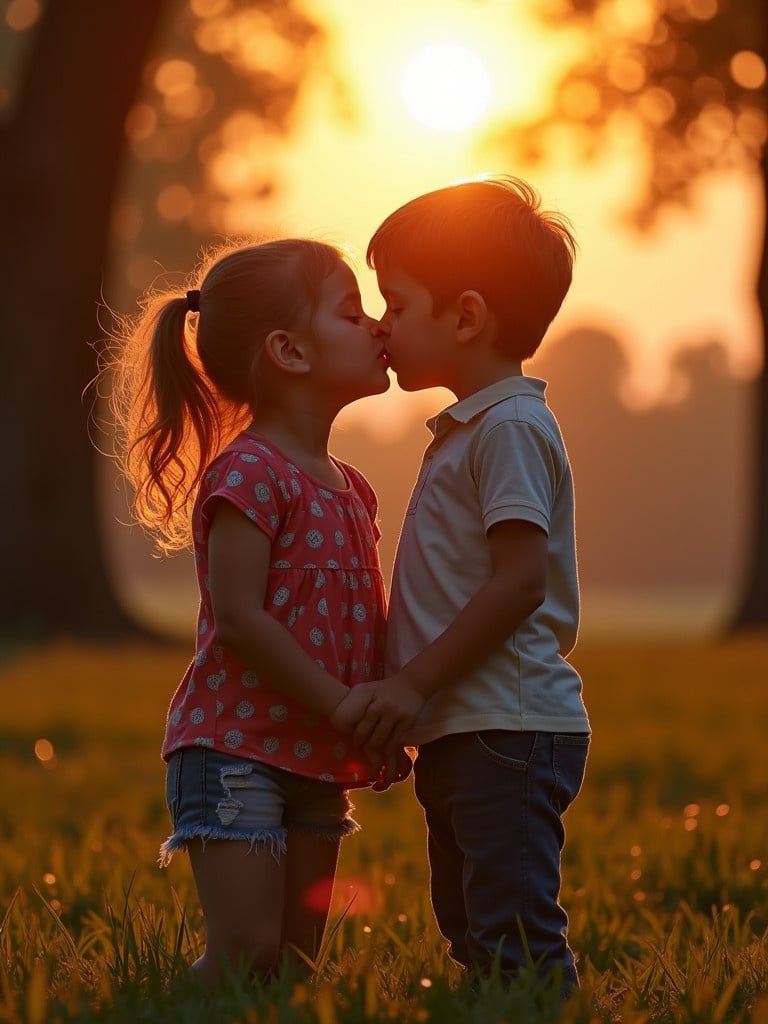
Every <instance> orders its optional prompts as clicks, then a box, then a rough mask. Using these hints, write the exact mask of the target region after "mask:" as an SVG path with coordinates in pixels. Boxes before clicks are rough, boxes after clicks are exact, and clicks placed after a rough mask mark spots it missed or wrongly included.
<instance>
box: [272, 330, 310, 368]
mask: <svg viewBox="0 0 768 1024" xmlns="http://www.w3.org/2000/svg"><path fill="white" fill-rule="evenodd" d="M262 351H263V352H264V355H265V356H266V357H267V359H269V360H270V362H271V363H272V365H273V366H275V367H276V368H277V369H278V370H282V371H283V372H284V373H298V374H301V373H308V372H309V369H310V366H309V360H308V358H307V352H306V348H305V345H304V343H303V342H302V340H301V338H299V337H298V336H297V335H296V334H293V333H292V332H291V331H271V332H270V333H269V334H268V335H267V337H266V338H265V339H264V345H263V346H262Z"/></svg>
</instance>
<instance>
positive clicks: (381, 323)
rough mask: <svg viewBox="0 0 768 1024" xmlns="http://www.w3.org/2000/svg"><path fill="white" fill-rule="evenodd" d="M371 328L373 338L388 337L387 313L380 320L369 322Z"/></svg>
mask: <svg viewBox="0 0 768 1024" xmlns="http://www.w3.org/2000/svg"><path fill="white" fill-rule="evenodd" d="M371 330H372V331H373V336H374V338H388V337H389V327H388V325H387V314H386V313H385V314H384V316H383V317H382V318H381V320H374V321H373V323H372V324H371Z"/></svg>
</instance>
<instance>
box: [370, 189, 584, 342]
mask: <svg viewBox="0 0 768 1024" xmlns="http://www.w3.org/2000/svg"><path fill="white" fill-rule="evenodd" d="M540 204H541V200H540V197H539V195H538V193H537V192H536V190H535V189H534V188H532V187H531V186H530V185H529V184H527V182H525V181H521V180H520V179H519V178H514V177H512V176H509V175H500V176H497V177H492V178H484V179H479V180H477V181H465V182H461V183H459V184H456V185H449V186H448V187H447V188H441V189H438V190H437V191H435V192H428V193H426V194H425V195H422V196H418V197H417V198H416V199H412V200H411V201H410V202H408V203H406V204H405V205H404V206H401V207H400V208H399V209H397V210H395V212H394V213H391V214H390V215H389V217H387V218H386V220H384V221H383V222H382V224H380V225H379V227H378V228H377V229H376V231H375V232H374V234H373V237H372V238H371V240H370V242H369V243H368V250H367V253H366V262H367V264H368V266H369V267H371V268H372V269H376V270H384V269H387V268H398V269H400V270H403V271H405V273H407V274H409V275H410V276H411V277H413V278H414V280H416V281H418V282H419V284H421V285H423V286H424V287H425V288H426V289H427V291H429V293H430V294H431V296H432V303H433V305H432V311H433V313H434V314H435V315H438V314H439V313H441V312H442V311H443V310H444V309H445V307H446V306H447V305H448V304H449V303H450V302H452V301H453V300H454V299H456V298H457V297H458V296H459V295H460V294H461V293H462V292H463V291H467V290H474V291H477V292H479V293H480V294H481V295H482V296H483V298H484V299H485V301H486V303H487V305H488V307H489V309H490V310H491V311H492V312H493V313H494V315H495V316H496V317H497V319H498V322H499V335H498V340H497V344H498V345H499V346H500V347H502V348H504V349H505V351H506V352H507V353H508V354H509V355H513V356H515V357H516V358H519V359H528V358H530V356H532V355H533V354H534V352H535V351H536V349H537V348H538V347H539V344H540V343H541V340H542V338H543V337H544V334H545V333H546V330H547V328H548V327H549V325H550V323H551V322H552V320H553V319H554V316H555V314H556V313H557V311H558V310H559V308H560V306H561V304H562V301H563V299H564V298H565V295H566V292H567V291H568V288H569V287H570V284H571V277H572V272H573V258H574V254H575V251H576V243H575V240H574V238H573V235H572V233H571V230H570V227H569V225H568V222H567V221H566V219H565V218H564V217H562V216H561V215H560V214H556V213H550V212H547V211H544V210H542V209H541V205H540Z"/></svg>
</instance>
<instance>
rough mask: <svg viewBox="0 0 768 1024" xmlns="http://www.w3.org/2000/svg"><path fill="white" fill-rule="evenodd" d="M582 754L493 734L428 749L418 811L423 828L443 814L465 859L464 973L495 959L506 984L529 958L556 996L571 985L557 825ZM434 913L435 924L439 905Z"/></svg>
mask: <svg viewBox="0 0 768 1024" xmlns="http://www.w3.org/2000/svg"><path fill="white" fill-rule="evenodd" d="M588 744H589V740H588V737H587V736H578V735H557V736H555V735H553V734H547V733H531V732H507V731H501V730H499V731H496V730H494V731H490V732H483V733H474V734H471V733H470V734H462V735H460V736H453V737H445V738H444V739H443V740H439V741H437V742H436V743H435V744H429V745H428V746H429V747H433V748H434V750H433V751H432V752H431V754H430V756H429V760H430V761H431V762H432V764H431V771H430V773H429V774H430V777H431V782H432V785H430V786H428V787H427V792H425V790H424V787H422V796H423V797H424V800H423V801H422V802H426V806H425V810H426V811H427V819H428V821H429V819H430V817H431V818H432V819H433V820H435V815H436V814H439V810H438V809H439V808H440V806H441V805H443V807H444V808H445V813H444V820H445V821H449V822H450V826H451V829H452V832H453V836H454V841H455V847H456V848H457V849H458V850H460V851H461V856H462V858H463V870H462V895H463V905H464V907H465V909H466V915H467V919H468V929H467V937H466V954H467V955H466V957H464V956H458V957H457V959H459V960H460V962H462V963H464V964H465V965H466V966H472V967H477V968H479V969H481V970H487V969H488V968H489V967H490V965H491V964H492V963H493V961H494V959H496V958H497V957H498V959H499V964H500V967H501V969H502V970H503V971H506V972H508V973H510V974H514V973H516V972H517V971H518V970H520V968H522V967H525V965H526V963H527V962H528V958H529V956H530V959H531V960H532V961H533V962H534V964H536V967H537V970H538V971H539V972H540V973H541V974H542V975H546V974H550V973H551V972H552V971H554V970H560V971H561V972H562V977H563V985H564V987H566V988H567V987H574V986H576V985H577V984H578V978H577V975H576V969H575V966H574V961H573V954H572V953H571V950H570V949H569V948H568V945H567V942H566V939H565V929H566V925H567V916H566V914H565V911H564V910H563V909H562V907H561V906H560V905H559V903H558V895H559V890H560V853H561V850H562V845H563V839H564V832H563V826H562V821H561V815H562V813H563V811H564V810H565V809H566V807H567V806H568V804H569V803H570V802H571V800H572V799H573V798H574V796H575V795H576V793H577V792H578V789H579V787H580V785H581V781H582V778H583V774H584V766H585V763H586V755H587V749H588ZM422 749H423V748H422ZM419 757H421V751H420V754H419ZM425 767H426V766H425ZM417 772H418V762H417ZM417 781H418V780H417ZM417 792H418V789H417ZM422 796H420V799H422ZM433 870H434V867H433ZM436 896H437V898H438V899H439V896H440V894H439V893H433V899H435V897H436ZM456 898H458V894H457V896H456ZM435 913H436V916H437V918H438V923H439V924H441V917H443V914H441V908H440V907H438V904H437V900H436V901H435ZM520 923H522V927H523V929H524V933H525V938H524V939H523V937H522V936H521V932H520ZM441 928H442V924H441ZM456 951H457V953H460V952H462V951H461V950H460V949H459V948H458V946H457V949H456Z"/></svg>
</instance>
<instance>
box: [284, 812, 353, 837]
mask: <svg viewBox="0 0 768 1024" xmlns="http://www.w3.org/2000/svg"><path fill="white" fill-rule="evenodd" d="M360 829H361V826H360V825H358V823H357V822H356V821H355V819H354V818H345V819H344V821H340V822H339V823H338V825H289V826H288V832H289V833H290V832H301V833H303V834H304V835H310V836H322V837H324V838H325V839H327V840H328V841H329V842H331V843H340V842H341V840H342V839H346V838H347V836H353V835H354V834H355V832H359V831H360Z"/></svg>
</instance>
